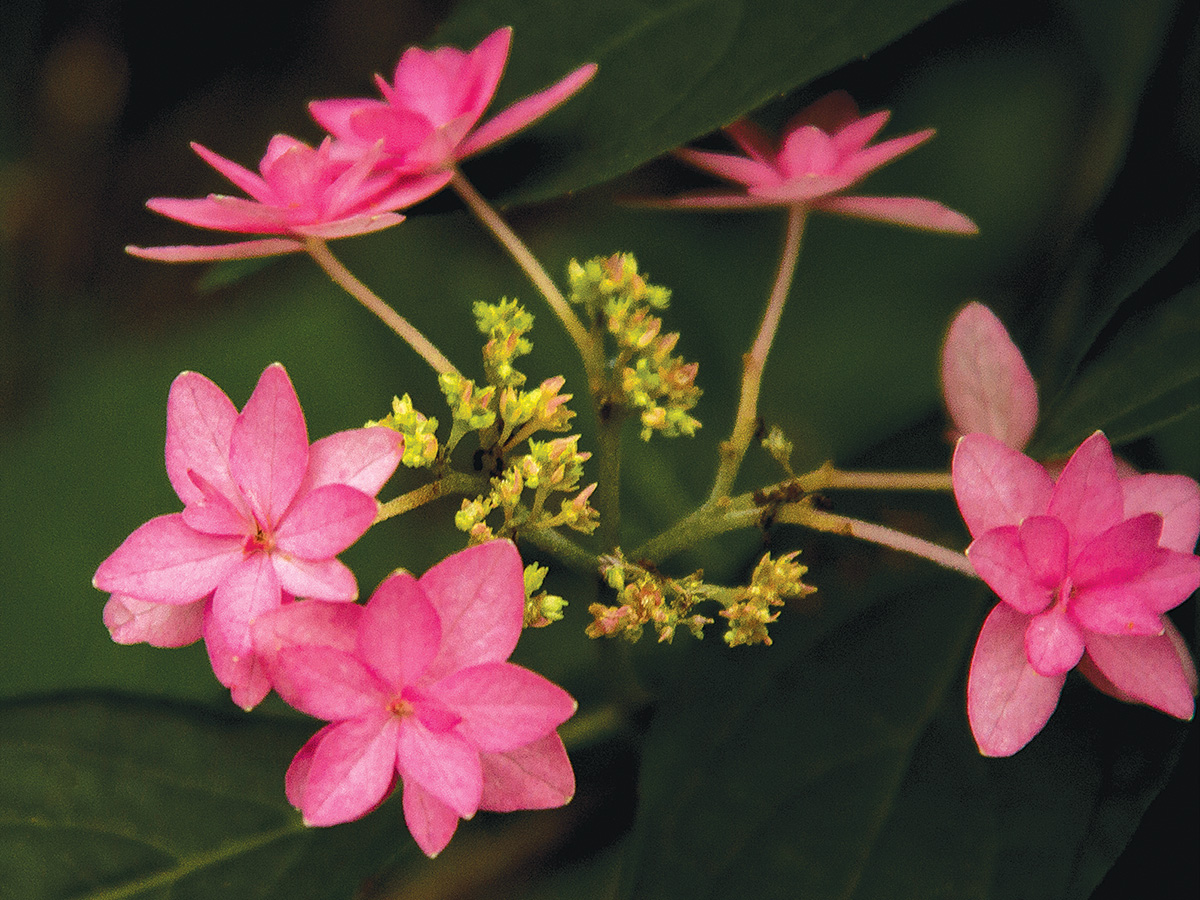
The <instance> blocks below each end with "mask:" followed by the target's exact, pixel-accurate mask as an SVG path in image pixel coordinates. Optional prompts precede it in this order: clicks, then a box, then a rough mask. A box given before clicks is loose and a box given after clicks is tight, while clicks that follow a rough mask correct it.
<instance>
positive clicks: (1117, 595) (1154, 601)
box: [1071, 550, 1200, 635]
mask: <svg viewBox="0 0 1200 900" xmlns="http://www.w3.org/2000/svg"><path fill="white" fill-rule="evenodd" d="M1158 554H1159V556H1158V563H1157V565H1155V566H1153V567H1152V568H1150V569H1148V570H1147V571H1146V572H1144V573H1143V574H1142V575H1140V576H1138V577H1137V578H1135V579H1132V580H1130V581H1126V582H1119V581H1118V582H1115V583H1112V584H1103V583H1102V584H1099V585H1095V586H1092V587H1089V588H1086V589H1083V588H1081V589H1078V590H1077V591H1076V592H1075V597H1074V601H1073V604H1072V607H1071V609H1072V613H1073V614H1074V616H1075V618H1076V619H1077V620H1078V621H1079V623H1080V624H1081V625H1083V626H1084V627H1085V628H1087V629H1088V630H1089V631H1097V632H1100V633H1102V634H1114V635H1115V634H1161V633H1162V629H1163V622H1164V621H1165V620H1163V619H1162V618H1161V617H1160V614H1161V613H1164V612H1166V611H1167V610H1168V609H1173V608H1174V607H1176V606H1178V605H1179V604H1180V603H1182V602H1183V601H1184V600H1186V599H1187V598H1188V597H1189V596H1190V595H1191V594H1192V592H1193V591H1195V590H1196V588H1197V587H1200V559H1198V558H1197V557H1195V556H1192V555H1190V554H1186V553H1178V552H1176V551H1174V550H1159V551H1158Z"/></svg>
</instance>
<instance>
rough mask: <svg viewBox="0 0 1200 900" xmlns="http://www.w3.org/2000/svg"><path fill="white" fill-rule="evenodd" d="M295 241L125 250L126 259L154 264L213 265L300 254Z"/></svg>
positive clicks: (269, 240)
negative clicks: (148, 260) (186, 263)
mask: <svg viewBox="0 0 1200 900" xmlns="http://www.w3.org/2000/svg"><path fill="white" fill-rule="evenodd" d="M303 249H304V245H303V244H302V243H300V242H299V241H294V240H290V239H287V238H266V239H263V240H261V241H239V242H237V243H234V244H210V245H192V244H179V245H175V246H170V247H135V246H133V245H132V244H130V245H129V246H127V247H126V248H125V252H126V253H128V254H129V255H130V256H137V257H139V258H141V259H152V260H155V261H157V262H215V261H217V260H221V259H254V258H255V257H259V256H279V255H280V254H282V253H296V252H297V251H299V250H303Z"/></svg>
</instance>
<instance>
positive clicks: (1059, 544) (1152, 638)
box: [953, 432, 1200, 756]
mask: <svg viewBox="0 0 1200 900" xmlns="http://www.w3.org/2000/svg"><path fill="white" fill-rule="evenodd" d="M953 480H954V494H955V497H956V498H957V500H958V506H959V509H960V510H961V512H962V514H963V519H964V520H965V521H966V523H967V528H968V529H969V530H970V532H971V536H972V537H973V538H974V541H973V542H972V544H971V546H970V547H968V548H967V556H968V558H969V559H970V561H971V564H972V566H974V568H975V571H976V572H977V573H978V574H979V576H980V577H981V578H982V579H983V580H984V581H985V582H987V584H988V585H989V586H990V587H991V588H992V589H993V590H994V591H995V592H996V593H997V594H998V595H999V596H1000V600H1001V602H1000V603H999V604H998V605H997V606H996V607H995V608H994V609H993V610H992V612H991V613H990V614H989V615H988V617H987V620H986V621H985V622H984V624H983V628H982V630H981V631H980V634H979V640H978V642H977V643H976V645H975V653H974V655H973V657H972V659H971V670H970V675H969V679H968V684H967V713H968V717H969V719H970V722H971V730H972V732H973V733H974V735H975V740H976V742H977V743H978V745H979V749H980V751H981V752H982V753H984V754H985V755H988V756H1008V755H1011V754H1013V753H1015V752H1016V751H1018V750H1020V749H1021V748H1022V747H1023V746H1025V744H1026V743H1028V742H1029V740H1030V739H1031V738H1033V736H1034V735H1035V734H1037V733H1038V732H1039V731H1040V730H1041V729H1042V726H1044V725H1045V723H1046V721H1047V720H1048V719H1049V718H1050V714H1051V713H1052V712H1053V711H1054V707H1055V706H1056V705H1057V703H1058V697H1059V693H1060V691H1061V690H1062V686H1063V683H1064V681H1065V679H1066V673H1067V672H1068V671H1070V670H1071V669H1072V668H1074V667H1075V666H1077V665H1078V666H1079V668H1080V671H1081V672H1082V673H1083V674H1084V675H1085V676H1087V677H1089V678H1090V679H1091V680H1092V681H1093V682H1094V683H1095V684H1096V685H1097V686H1098V687H1100V688H1101V689H1102V690H1105V691H1106V692H1108V693H1110V694H1113V695H1115V696H1118V697H1121V698H1122V699H1126V700H1132V701H1136V702H1139V703H1144V704H1146V705H1148V706H1153V707H1155V708H1156V709H1160V710H1162V711H1163V712H1166V713H1169V714H1170V715H1173V716H1176V717H1178V718H1181V719H1190V718H1191V716H1192V713H1193V709H1194V703H1193V699H1192V698H1193V695H1194V692H1195V676H1196V672H1195V667H1194V665H1193V664H1192V661H1191V658H1190V656H1189V655H1188V653H1187V650H1186V648H1184V647H1183V643H1182V640H1180V639H1179V636H1178V634H1177V633H1176V632H1175V631H1174V629H1173V627H1172V626H1171V625H1170V623H1169V622H1168V621H1167V619H1166V618H1165V617H1164V615H1163V613H1165V612H1166V611H1167V610H1169V609H1171V608H1173V607H1175V606H1178V605H1179V604H1180V603H1182V602H1183V601H1184V600H1186V599H1187V597H1188V595H1190V594H1191V593H1192V592H1193V591H1195V590H1196V588H1197V587H1200V558H1198V557H1196V556H1194V555H1193V553H1192V551H1193V548H1194V547H1195V545H1196V539H1197V537H1198V536H1200V486H1198V485H1197V484H1196V482H1195V481H1193V480H1192V479H1190V478H1186V477H1184V476H1181V475H1134V476H1131V477H1127V478H1124V479H1122V478H1120V477H1119V476H1118V472H1117V466H1116V463H1115V462H1114V460H1113V455H1112V450H1111V448H1110V447H1109V444H1108V440H1107V439H1106V438H1105V437H1104V435H1103V434H1102V433H1100V432H1096V433H1095V434H1094V435H1092V436H1091V437H1090V438H1088V439H1087V440H1086V441H1084V442H1083V443H1082V444H1081V445H1080V446H1079V448H1078V449H1077V450H1076V451H1075V453H1074V455H1073V456H1072V457H1071V459H1070V460H1069V461H1068V462H1067V465H1066V467H1065V468H1064V469H1063V470H1062V473H1061V474H1060V475H1059V477H1058V479H1057V481H1055V480H1054V479H1053V477H1052V476H1051V475H1050V473H1049V472H1048V471H1047V470H1046V469H1045V468H1043V467H1042V466H1041V465H1039V464H1038V463H1036V462H1034V461H1033V460H1032V459H1030V458H1029V457H1027V456H1025V455H1023V454H1021V453H1019V452H1017V451H1016V450H1013V449H1012V448H1010V447H1008V446H1006V445H1005V444H1004V443H1002V442H1001V441H999V440H997V439H996V438H994V437H991V436H989V435H986V434H979V433H976V434H968V435H966V436H965V437H963V438H962V439H961V440H960V441H959V442H958V447H957V448H956V450H955V453H954V462H953Z"/></svg>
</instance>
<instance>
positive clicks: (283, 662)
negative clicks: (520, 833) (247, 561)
mask: <svg viewBox="0 0 1200 900" xmlns="http://www.w3.org/2000/svg"><path fill="white" fill-rule="evenodd" d="M524 608H525V590H524V583H523V578H522V565H521V557H520V555H519V554H518V553H517V548H516V547H515V546H514V545H513V544H512V543H511V542H509V541H492V542H490V543H487V544H482V545H480V546H477V547H471V548H469V549H467V550H463V551H462V552H460V553H456V554H454V555H453V556H450V557H447V558H446V559H444V560H442V562H440V563H438V564H437V565H436V566H434V567H433V568H432V569H430V570H429V571H428V572H426V573H425V574H424V575H422V576H421V578H420V579H416V578H413V577H412V576H411V575H409V574H408V573H406V572H400V573H397V574H395V575H392V576H391V577H390V578H388V579H387V580H386V581H384V582H383V584H381V585H380V586H379V588H378V589H377V590H376V591H375V593H374V595H372V597H371V599H370V601H369V602H368V603H367V605H366V607H361V606H356V605H350V604H341V605H333V604H327V603H312V602H303V603H294V604H291V605H289V606H287V607H285V608H283V609H280V610H278V611H277V612H274V613H272V614H271V615H269V616H265V617H263V618H262V619H260V621H259V624H258V626H257V630H258V634H259V637H258V639H259V642H260V644H261V645H262V646H263V648H264V652H266V654H267V657H268V660H269V666H270V672H271V678H272V681H273V682H274V685H275V690H276V691H278V693H279V695H280V696H281V697H283V699H284V700H286V701H287V702H288V703H290V704H291V705H292V706H294V707H296V708H297V709H299V710H301V711H302V712H306V713H308V714H309V715H312V716H316V717H317V718H320V719H325V720H327V721H328V722H329V723H330V724H328V725H326V726H325V727H324V728H322V729H321V730H320V731H318V732H317V733H316V734H315V735H313V737H312V738H311V739H310V740H309V741H308V743H306V744H305V745H304V747H303V748H301V750H300V752H299V753H297V754H296V758H295V759H294V760H293V761H292V765H291V767H290V768H289V769H288V773H287V795H288V799H289V800H290V801H291V802H292V804H293V805H294V806H296V807H297V808H299V809H300V810H301V811H302V812H303V813H304V821H305V822H306V823H307V824H309V825H335V824H338V823H341V822H348V821H351V820H352V819H357V818H359V817H361V816H363V815H365V814H366V813H368V812H370V811H371V810H372V809H374V808H375V807H376V806H378V805H379V804H380V803H382V802H383V800H384V799H385V798H386V797H387V796H388V794H389V793H390V792H391V790H392V788H393V787H394V785H395V783H396V781H397V779H399V780H400V782H401V783H402V785H403V804H404V818H405V821H406V822H407V823H408V828H409V830H410V831H411V832H412V835H413V837H414V838H415V839H416V841H417V844H418V845H419V846H420V847H421V849H422V850H423V851H425V853H426V854H428V855H429V856H435V855H437V854H438V853H439V852H441V850H442V848H444V847H445V846H446V844H447V843H449V841H450V838H451V837H452V836H453V834H454V831H455V829H456V828H457V826H458V820H459V819H469V818H471V817H472V816H473V815H474V814H475V812H476V810H479V809H488V810H494V811H499V812H509V811H512V810H516V809H547V808H551V807H555V806H561V805H563V804H564V803H566V802H568V801H569V800H570V799H571V797H572V795H573V794H574V793H575V776H574V773H573V772H572V770H571V764H570V761H569V760H568V759H567V755H566V750H565V749H564V748H563V744H562V741H561V740H560V739H559V737H558V735H557V733H556V731H555V729H556V728H557V727H558V726H559V725H561V724H562V723H563V722H565V721H566V720H567V719H568V718H570V717H571V715H572V714H573V713H574V712H575V709H576V704H575V701H574V700H573V699H571V696H570V695H569V694H568V693H567V692H566V691H564V690H563V689H562V688H560V687H558V686H557V685H555V684H553V683H551V682H550V681H547V680H546V679H545V678H543V677H542V676H541V675H537V674H535V673H533V672H531V671H529V670H528V669H524V668H522V667H520V666H517V665H514V664H513V663H509V662H506V660H507V659H508V657H509V655H510V654H511V653H512V652H513V649H514V648H515V647H516V645H517V638H518V637H519V636H520V633H521V623H522V616H523V612H524Z"/></svg>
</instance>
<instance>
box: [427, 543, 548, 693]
mask: <svg viewBox="0 0 1200 900" xmlns="http://www.w3.org/2000/svg"><path fill="white" fill-rule="evenodd" d="M420 585H421V588H422V589H423V590H424V591H425V595H426V596H427V597H428V598H429V600H430V602H432V603H433V608H434V609H435V610H437V614H438V618H439V619H440V620H441V623H442V646H441V650H440V652H439V653H438V656H437V658H436V659H435V660H434V661H433V663H431V664H430V666H429V669H428V670H427V671H426V672H425V675H424V680H425V681H427V682H433V681H437V680H439V679H441V678H443V677H445V676H446V675H449V674H450V673H451V672H457V671H458V670H459V669H465V668H467V667H468V666H476V665H480V664H481V663H488V662H504V661H505V660H506V659H508V657H509V656H511V655H512V652H513V650H514V649H515V648H516V646H517V639H518V638H519V637H520V636H521V625H522V621H523V619H524V610H525V587H524V567H523V566H522V565H521V555H520V553H518V552H517V548H516V545H515V544H513V543H512V542H511V541H507V540H498V541H489V542H488V543H486V544H480V545H479V546H477V547H468V548H467V549H466V550H462V551H460V552H458V553H455V554H453V555H451V556H448V557H446V558H445V559H444V560H442V561H441V562H440V563H438V564H437V565H436V566H434V567H433V568H431V569H430V570H429V571H428V572H426V573H425V574H424V575H422V576H421V579H420Z"/></svg>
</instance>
